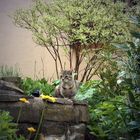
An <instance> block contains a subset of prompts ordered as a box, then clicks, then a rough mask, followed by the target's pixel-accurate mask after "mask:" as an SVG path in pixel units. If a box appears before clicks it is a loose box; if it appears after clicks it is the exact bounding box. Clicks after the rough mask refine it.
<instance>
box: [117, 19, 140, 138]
mask: <svg viewBox="0 0 140 140" xmlns="http://www.w3.org/2000/svg"><path fill="white" fill-rule="evenodd" d="M133 22H134V24H135V25H136V26H137V30H136V31H135V30H134V31H132V32H131V33H132V35H133V37H134V38H133V41H132V42H128V43H127V44H121V45H116V47H119V48H120V49H122V50H123V51H124V52H126V57H127V58H124V59H123V60H122V61H120V62H121V66H122V69H123V70H124V74H123V75H122V76H121V78H122V79H123V80H124V81H125V82H126V84H127V85H128V86H129V87H131V90H129V93H128V100H129V106H130V107H131V112H130V114H131V116H132V119H131V121H130V122H129V123H128V125H129V126H130V128H131V131H130V132H131V133H132V135H133V137H134V138H138V137H139V135H138V134H139V133H140V114H139V112H140V94H139V93H140V17H137V18H135V17H133ZM122 62H123V63H122Z"/></svg>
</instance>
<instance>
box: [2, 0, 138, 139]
mask: <svg viewBox="0 0 140 140" xmlns="http://www.w3.org/2000/svg"><path fill="white" fill-rule="evenodd" d="M11 20H13V23H14V24H15V25H16V26H18V27H20V28H24V29H27V30H29V31H30V32H32V36H33V40H34V42H35V43H36V44H38V45H39V47H44V48H45V49H46V50H47V51H48V53H49V54H50V56H51V57H52V60H53V63H54V64H55V72H56V76H57V78H56V79H55V80H53V81H51V82H50V81H49V80H48V79H46V78H45V77H44V78H43V79H32V78H30V77H24V78H23V77H22V76H21V74H20V72H19V71H18V69H16V68H13V67H8V66H1V67H0V77H1V78H0V80H3V79H4V78H6V77H14V78H15V77H19V78H20V82H17V83H18V85H17V86H18V88H19V89H17V88H16V87H12V88H14V89H16V90H17V91H19V92H21V91H20V89H21V90H22V91H23V93H22V94H24V96H25V98H23V97H22V98H19V101H20V102H22V103H25V104H28V103H29V101H30V98H31V99H32V98H40V99H41V100H43V101H44V100H45V101H46V102H48V103H49V104H48V105H46V106H47V108H49V107H50V108H51V105H52V106H54V107H55V103H56V102H57V98H56V97H55V89H56V88H57V87H58V86H59V85H61V82H62V81H61V76H60V71H59V70H60V69H61V70H65V69H66V64H65V63H64V62H63V59H62V55H61V53H62V52H63V53H64V54H65V57H66V58H67V60H68V64H67V66H68V68H67V69H68V70H71V71H72V78H73V79H74V82H75V81H79V83H80V84H79V87H78V90H77V92H76V95H75V96H74V99H72V100H74V101H76V102H78V105H79V104H80V103H86V104H87V109H88V114H89V120H88V121H87V120H86V121H83V122H82V121H81V122H82V123H84V124H85V125H86V129H85V134H84V138H83V137H82V138H76V137H74V138H72V137H70V138H69V133H68V132H69V131H68V132H67V133H66V135H67V137H65V138H62V137H61V138H58V140H61V139H63V140H84V139H85V140H139V139H140V2H139V1H133V0H131V1H123V0H115V1H113V0H53V1H50V2H45V1H43V0H34V1H33V4H32V6H31V7H30V8H28V9H18V10H16V11H15V13H13V15H11ZM73 57H74V59H73ZM95 76H96V77H98V78H96V80H95ZM10 87H11V85H10ZM0 88H1V86H0ZM0 91H1V90H0ZM1 92H2V91H1ZM1 92H0V94H1ZM26 97H27V98H26ZM0 98H1V97H0ZM28 99H29V101H28ZM0 102H1V100H0ZM68 102H69V100H68ZM76 105H77V104H76ZM76 105H75V106H76ZM78 105H77V106H78ZM84 107H85V105H84ZM84 107H83V108H84ZM56 108H57V106H56ZM78 109H79V108H78ZM22 111H24V108H20V109H19V110H18V113H17V116H18V117H17V120H15V119H14V117H12V116H11V115H10V113H9V112H7V111H3V110H1V111H0V140H25V139H28V140H30V139H31V140H37V139H39V135H40V130H41V125H42V122H43V117H44V108H43V109H42V110H41V113H42V114H41V117H40V118H39V124H38V126H37V127H35V128H34V127H33V126H31V127H28V128H27V131H28V133H27V135H26V136H22V135H21V134H19V133H18V130H19V127H18V123H19V120H20V118H21V117H22V115H21V112H22ZM25 111H26V110H25ZM63 111H64V110H63ZM58 114H59V113H58ZM66 116H67V115H66ZM48 117H49V116H48ZM51 117H52V116H51ZM46 118H47V115H46ZM13 120H14V121H13ZM81 120H82V119H81ZM66 121H67V120H66ZM66 121H65V122H66ZM53 123H54V122H53ZM46 125H47V123H46ZM80 125H81V123H80ZM56 127H57V126H56ZM67 127H68V126H67ZM46 128H47V127H46ZM46 131H49V130H47V129H46ZM70 131H72V129H71V128H70ZM70 133H71V132H70ZM56 139H57V138H56ZM40 140H45V139H40ZM46 140H47V136H46ZM50 140H55V138H54V139H50Z"/></svg>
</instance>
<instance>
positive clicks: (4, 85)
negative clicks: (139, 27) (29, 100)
mask: <svg viewBox="0 0 140 140" xmlns="http://www.w3.org/2000/svg"><path fill="white" fill-rule="evenodd" d="M0 89H1V90H9V91H16V92H20V93H23V90H21V89H20V88H18V87H17V86H15V85H14V84H13V83H10V82H6V81H3V80H0Z"/></svg>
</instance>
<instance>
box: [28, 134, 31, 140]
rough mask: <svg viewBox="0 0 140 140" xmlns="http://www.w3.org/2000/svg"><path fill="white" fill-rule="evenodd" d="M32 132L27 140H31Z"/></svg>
mask: <svg viewBox="0 0 140 140" xmlns="http://www.w3.org/2000/svg"><path fill="white" fill-rule="evenodd" d="M31 135H32V132H30V133H29V136H28V140H30V139H31Z"/></svg>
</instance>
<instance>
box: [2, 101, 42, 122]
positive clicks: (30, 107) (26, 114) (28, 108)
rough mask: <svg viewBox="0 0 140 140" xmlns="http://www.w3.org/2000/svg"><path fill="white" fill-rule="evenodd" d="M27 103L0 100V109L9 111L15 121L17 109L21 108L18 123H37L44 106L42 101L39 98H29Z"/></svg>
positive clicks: (17, 113)
mask: <svg viewBox="0 0 140 140" xmlns="http://www.w3.org/2000/svg"><path fill="white" fill-rule="evenodd" d="M29 102H30V103H29V104H27V103H22V102H20V101H18V102H6V103H5V102H0V110H6V111H9V112H10V114H11V115H12V116H13V117H14V120H15V122H16V121H17V118H18V115H19V110H20V108H22V111H21V115H20V120H19V122H20V123H25V122H26V123H39V121H40V116H41V112H42V110H43V108H44V102H43V101H42V100H41V99H30V100H29Z"/></svg>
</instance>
